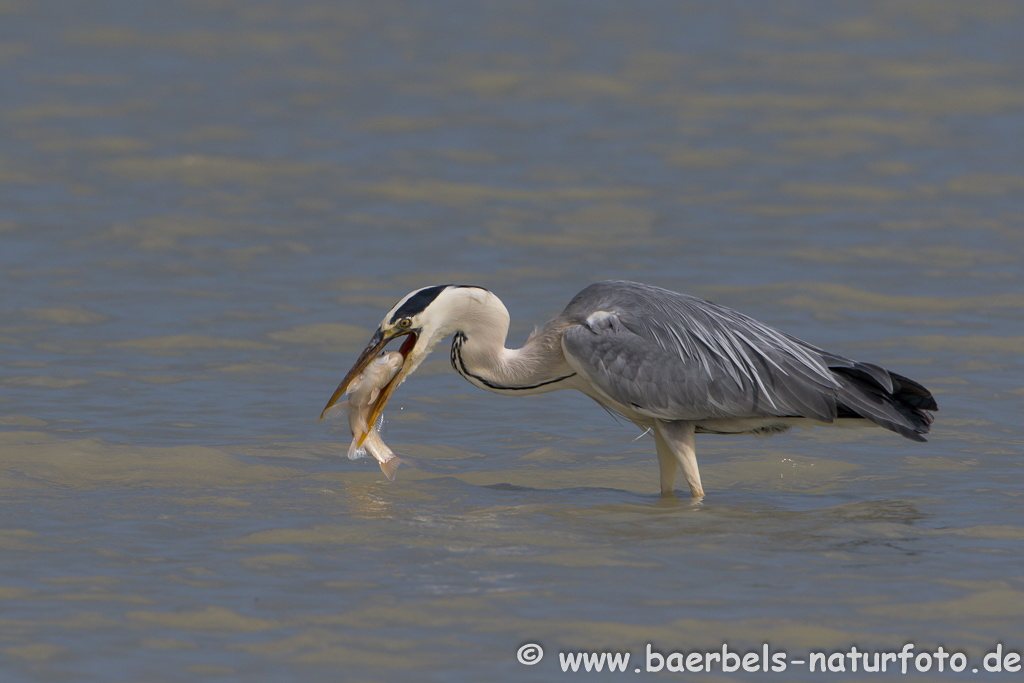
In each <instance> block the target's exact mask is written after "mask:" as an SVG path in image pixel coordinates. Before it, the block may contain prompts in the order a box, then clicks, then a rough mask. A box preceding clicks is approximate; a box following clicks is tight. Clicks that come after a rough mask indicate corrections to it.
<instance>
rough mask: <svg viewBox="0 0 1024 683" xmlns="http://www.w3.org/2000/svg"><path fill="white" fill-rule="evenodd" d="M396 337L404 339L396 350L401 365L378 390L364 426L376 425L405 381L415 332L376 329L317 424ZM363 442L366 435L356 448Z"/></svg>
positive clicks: (415, 339)
mask: <svg viewBox="0 0 1024 683" xmlns="http://www.w3.org/2000/svg"><path fill="white" fill-rule="evenodd" d="M398 337H406V339H405V341H404V342H402V346H401V347H399V349H398V352H399V353H400V354H402V365H401V366H400V367H399V370H398V372H397V373H395V376H394V377H392V378H391V381H390V382H388V383H387V384H385V385H384V387H383V388H382V389H381V390H380V393H379V394H378V395H377V400H376V401H375V402H374V403H373V406H372V408H371V410H370V415H369V416H368V417H367V419H366V424H368V425H370V426H371V428H372V426H373V425H374V424H376V423H377V418H378V417H380V414H381V412H383V411H384V406H385V405H387V402H388V400H389V399H390V398H391V394H393V393H394V392H395V389H397V388H398V385H399V384H401V383H402V380H404V379H405V376H406V375H407V374H409V373H408V371H407V368H408V364H407V363H406V359H407V358H408V357H409V353H410V352H412V350H413V348H414V347H415V346H416V341H417V339H418V335H417V330H403V331H401V332H397V333H391V334H384V332H383V331H381V329H380V328H377V331H376V332H374V334H373V337H372V338H371V339H370V342H369V343H368V344H367V345H366V348H365V349H363V351H362V353H360V354H359V358H357V359H356V362H355V363H354V364H353V365H352V368H351V369H350V370H349V371H348V374H346V375H345V378H344V379H343V380H341V383H340V384H338V388H337V389H335V390H334V394H333V395H332V396H331V399H330V400H329V401H328V402H327V405H326V406H324V409H323V410H322V411H321V412H320V419H319V420H317V422H319V421H320V420H322V419H324V413H326V412H327V411H328V410H329V409H330V407H331V406H333V405H334V404H335V403H337V402H338V399H340V398H341V397H342V396H343V395H344V394H345V392H346V391H348V388H349V385H351V384H352V382H353V381H354V380H355V378H356V377H358V376H359V375H360V374H361V373H362V372H363V370H365V369H366V367H367V366H368V365H369V364H370V363H371V362H372V361H373V359H374V358H376V357H377V356H378V355H379V354H380V352H381V351H383V350H384V347H386V346H387V345H388V344H390V343H391V342H392V341H393V340H395V339H397V338H398ZM367 433H369V432H367ZM365 440H366V434H363V435H362V437H360V439H359V443H357V444H356V447H357V448H359V447H361V446H362V445H363V441H365Z"/></svg>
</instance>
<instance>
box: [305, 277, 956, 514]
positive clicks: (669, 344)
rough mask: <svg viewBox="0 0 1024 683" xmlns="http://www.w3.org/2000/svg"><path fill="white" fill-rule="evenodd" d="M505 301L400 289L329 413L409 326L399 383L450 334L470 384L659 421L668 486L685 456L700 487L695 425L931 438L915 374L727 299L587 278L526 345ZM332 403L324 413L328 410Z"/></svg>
mask: <svg viewBox="0 0 1024 683" xmlns="http://www.w3.org/2000/svg"><path fill="white" fill-rule="evenodd" d="M508 328H509V314H508V310H507V309H506V308H505V306H504V304H502V302H501V300H500V299H498V297H497V296H495V295H494V294H492V293H491V292H490V291H488V290H487V289H484V288H483V287H475V286H469V285H435V286H431V287H423V288H422V289H417V290H415V291H413V292H410V293H409V294H407V295H406V296H405V297H403V298H402V299H401V300H400V301H399V302H398V303H397V304H395V306H394V308H392V309H391V310H390V311H388V313H387V315H385V316H384V320H382V321H381V323H380V326H379V327H378V328H377V330H376V331H375V332H374V334H373V337H372V338H371V339H370V342H369V344H368V345H367V346H366V348H365V349H364V350H363V352H362V353H361V354H360V355H359V358H358V359H357V360H356V362H355V364H354V365H353V366H352V369H351V370H349V372H348V374H347V375H346V376H345V378H344V379H343V380H342V381H341V383H340V384H339V385H338V388H337V390H336V391H335V392H334V395H333V396H331V399H330V401H328V402H327V406H326V407H325V408H324V411H325V412H326V411H327V409H329V408H330V407H331V406H332V405H334V403H335V402H336V401H337V400H338V399H339V398H340V397H341V396H342V394H344V393H345V392H346V390H347V389H348V388H349V385H350V384H351V383H352V382H353V381H354V380H355V379H356V378H357V377H359V375H360V373H362V372H363V370H364V369H365V368H366V367H367V366H368V365H369V364H370V363H371V362H372V361H373V359H374V358H376V357H377V354H378V353H380V352H381V351H382V350H383V349H384V347H385V346H387V344H388V343H389V342H391V341H392V340H394V339H396V338H398V337H405V340H404V341H403V343H402V345H401V347H400V349H399V353H401V354H402V358H403V362H402V366H401V368H400V369H399V370H398V372H397V374H396V375H395V377H394V378H393V379H392V380H391V381H390V382H389V383H388V384H387V385H386V386H385V387H384V388H383V389H381V391H380V394H379V396H378V398H377V400H376V403H375V404H374V405H373V408H372V410H371V412H370V416H369V418H368V419H369V423H370V424H373V423H374V422H375V421H376V419H377V417H378V416H379V415H380V413H381V411H382V410H383V409H384V406H385V404H387V402H388V400H389V399H390V398H391V395H392V394H393V393H394V391H395V389H396V388H397V387H398V385H400V384H401V383H402V382H403V381H405V379H406V377H408V376H409V375H410V374H412V372H413V371H414V370H416V368H417V367H418V366H419V365H420V363H422V362H423V359H424V358H426V356H427V354H429V353H430V352H431V350H433V348H434V347H435V346H437V344H438V343H440V342H441V340H443V339H445V338H446V337H449V336H451V337H453V341H452V347H451V362H452V367H453V368H454V369H455V371H456V372H458V373H459V374H460V375H462V376H463V377H465V378H466V379H467V380H469V382H470V383H472V384H474V385H475V386H478V387H480V388H481V389H486V390H487V391H492V392H495V393H499V394H508V395H513V396H523V395H529V394H539V393H545V392H549V391H555V390H558V389H576V390H578V391H581V392H583V393H584V394H586V395H587V396H589V397H590V398H592V399H594V400H595V401H597V402H598V403H599V404H601V405H602V406H604V407H605V408H606V409H607V410H609V411H611V412H612V413H615V414H618V415H621V416H623V417H625V418H626V419H628V420H629V421H631V422H633V423H635V424H636V425H637V426H638V427H640V428H641V429H644V430H650V431H651V433H652V434H653V435H654V442H655V446H656V451H657V455H658V464H659V469H660V474H661V493H662V495H674V490H673V484H674V482H675V477H676V472H677V470H678V469H680V468H681V469H682V471H683V475H684V476H685V477H686V482H687V484H689V486H690V491H691V492H692V494H693V496H694V498H698V497H700V496H703V495H704V488H703V486H702V485H701V481H700V472H699V470H698V468H697V457H696V452H695V450H694V434H696V433H701V432H704V433H713V434H751V433H760V434H771V433H776V432H781V431H785V430H786V429H788V428H789V427H791V426H794V425H801V424H804V425H839V424H841V423H848V424H851V425H864V426H873V425H878V426H881V427H884V428H886V429H889V430H892V431H894V432H896V433H897V434H900V435H902V436H904V437H906V438H908V439H911V440H914V441H925V438H924V437H923V436H922V434H927V433H928V431H929V429H930V426H931V423H932V420H933V417H932V414H931V413H930V412H929V411H933V410H937V409H938V407H937V406H936V404H935V399H934V398H932V395H931V393H930V392H929V391H928V390H927V389H925V388H924V387H923V386H921V385H920V384H918V383H917V382H915V381H913V380H911V379H908V378H906V377H903V376H902V375H898V374H896V373H894V372H890V371H889V370H886V369H884V368H882V367H879V366H878V365H873V364H871V363H864V362H859V361H853V360H849V359H847V358H844V357H842V356H839V355H837V354H834V353H829V352H828V351H824V350H822V349H819V348H817V347H815V346H811V345H810V344H807V343H806V342H803V341H801V340H799V339H796V338H795V337H792V336H790V335H788V334H785V333H783V332H780V331H778V330H776V329H773V328H771V327H769V326H767V325H765V324H763V323H760V322H758V321H756V320H754V319H753V318H750V317H747V316H745V315H743V314H742V313H738V312H736V311H734V310H732V309H729V308H726V307H725V306H720V305H717V304H714V303H711V302H708V301H704V300H702V299H698V298H696V297H692V296H688V295H686V294H679V293H677V292H672V291H669V290H666V289H661V288H659V287H653V286H650V285H644V284H640V283H636V282H624V281H613V282H598V283H595V284H592V285H589V286H588V287H586V288H584V289H583V290H582V291H581V292H580V293H579V294H577V295H576V296H575V297H573V299H572V300H571V301H570V302H569V304H568V305H567V306H566V307H565V310H563V311H562V313H561V314H560V315H558V316H557V317H555V318H554V319H552V320H549V321H548V322H547V323H545V324H544V325H543V326H541V327H539V328H537V329H535V330H534V331H533V333H532V334H531V335H530V336H529V338H528V339H527V340H526V343H525V344H523V346H522V348H519V349H508V348H505V339H506V336H507V334H508ZM322 417H323V413H321V418H322Z"/></svg>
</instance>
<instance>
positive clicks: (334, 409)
mask: <svg viewBox="0 0 1024 683" xmlns="http://www.w3.org/2000/svg"><path fill="white" fill-rule="evenodd" d="M348 409H349V403H348V401H338V402H337V403H335V404H334V405H333V406H331V407H330V408H328V409H327V410H325V411H324V417H323V419H325V420H337V419H338V418H339V417H347V416H348Z"/></svg>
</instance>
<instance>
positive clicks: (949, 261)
mask: <svg viewBox="0 0 1024 683" xmlns="http://www.w3.org/2000/svg"><path fill="white" fill-rule="evenodd" d="M1021 28H1024V8H1022V6H1021V5H1020V4H1019V3H1014V2H977V3H971V4H970V5H969V6H968V5H967V4H964V3H948V4H947V3H916V2H890V3H877V4H874V3H871V4H846V3H831V2H829V3H817V2H791V3H764V4H762V3H741V2H735V3H714V4H710V3H708V4H705V3H660V2H639V3H628V4H622V3H589V2H588V3H584V2H565V3H543V4H516V5H509V4H503V3H459V2H442V3H391V2H383V3H374V4H373V5H372V7H371V6H370V5H367V4H365V3H318V2H290V3H284V2H234V1H232V0H226V1H224V2H215V3H157V2H133V3H116V2H104V1H100V2H90V3H78V4H74V3H55V2H49V1H42V2H32V3H29V2H12V1H3V0H0V91H2V92H3V106H2V109H0V672H2V673H3V679H4V680H5V681H12V682H22V681H25V682H27V681H136V680H138V681H143V680H145V681H185V680H188V681H193V680H211V681H243V680H244V681H253V680H259V681H264V680H265V681H291V680H305V679H310V680H312V679H323V680H345V681H395V680H423V681H446V682H448V681H467V682H468V681H479V680H508V681H546V680H551V679H552V678H557V677H559V676H560V675H561V673H560V668H559V660H558V653H559V652H575V651H585V650H607V651H613V650H614V651H628V652H630V653H631V655H632V657H633V660H631V665H630V667H629V670H630V671H632V670H633V668H634V665H635V666H638V667H643V666H644V660H643V657H644V653H645V647H646V645H647V644H652V646H653V648H654V649H655V650H657V651H660V652H662V653H666V654H667V653H670V652H672V651H684V652H687V653H689V652H692V651H705V650H715V649H718V650H720V649H721V647H722V644H723V643H727V644H728V646H729V647H730V648H731V649H733V650H735V651H739V652H754V651H758V652H759V651H760V649H761V647H762V645H763V644H764V643H769V644H770V647H771V651H772V652H777V651H786V652H787V653H789V656H790V659H796V658H797V657H799V656H805V655H807V654H808V653H810V652H812V651H821V652H828V653H832V652H836V651H843V652H845V651H848V650H849V649H850V647H851V646H853V645H856V646H857V647H858V648H860V649H866V650H868V651H871V652H898V651H899V650H900V649H901V648H902V647H903V646H904V644H905V643H907V642H913V643H914V644H915V648H916V652H918V653H920V652H925V651H933V650H935V648H937V647H938V646H939V645H942V646H943V647H944V648H945V649H946V650H947V651H960V652H963V653H965V655H966V656H967V657H969V659H970V665H969V666H968V668H967V670H966V671H965V672H964V673H963V674H960V676H964V677H966V676H970V675H972V674H971V672H970V670H971V668H972V667H974V668H979V669H980V668H981V662H982V658H983V656H984V654H985V653H987V652H989V651H990V650H993V649H994V648H995V646H996V644H997V643H1002V644H1003V646H1004V648H1006V649H1008V650H1014V651H1017V652H1020V651H1021V649H1022V648H1024V629H1022V628H1021V626H1020V623H1021V617H1022V615H1024V572H1022V571H1021V569H1020V567H1021V566H1022V561H1024V551H1022V543H1021V541H1022V540H1024V521H1022V520H1024V515H1022V512H1024V484H1022V483H1021V482H1022V477H1021V474H1022V457H1021V456H1022V455H1024V428H1022V426H1021V419H1020V415H1021V409H1022V406H1024V373H1022V362H1021V358H1022V357H1024V333H1022V330H1024V324H1022V323H1024V314H1022V310H1024V227H1022V222H1024V201H1022V199H1021V197H1022V190H1024V170H1022V168H1021V159H1024V76H1022V74H1024V69H1022V67H1024V44H1022V43H1021V41H1020V39H1019V36H1020V31H1021ZM616 278H623V279H632V280H639V281H644V282H649V283H652V284H656V285H660V286H663V287H668V288H670V289H675V290H678V291H685V292H688V293H691V294H695V295H698V296H703V297H706V298H710V299H713V300H715V301H717V302H719V303H723V304H726V305H729V306H732V307H734V308H737V309H739V310H741V311H743V312H745V313H747V314H749V315H752V316H754V317H756V318H758V319H760V320H763V321H765V322H767V323H769V324H772V325H774V326H776V327H779V328H781V329H783V330H785V331H786V332H789V333H791V334H793V335H795V336H797V337H800V338H802V339H805V340H807V341H809V342H811V343H814V344H816V345H819V346H822V347H824V348H827V349H830V350H833V351H836V352H838V353H842V354H844V355H847V356H851V357H854V358H857V359H861V360H869V361H872V362H876V363H879V364H881V365H884V366H886V367H889V368H891V369H893V370H894V371H897V372H900V373H902V374H905V375H909V376H911V377H913V378H915V379H917V380H919V381H921V382H922V383H924V384H925V385H926V386H928V387H929V388H930V389H932V390H933V391H934V393H935V395H936V398H937V400H938V402H939V405H940V412H939V413H938V416H937V422H936V424H935V428H934V431H933V432H932V434H931V436H930V442H929V443H928V444H915V443H911V442H909V441H906V440H903V439H900V438H899V437H897V436H895V435H893V434H890V433H887V432H882V431H881V430H871V431H846V430H816V431H811V432H797V433H792V434H787V435H783V436H779V437H774V438H771V439H757V438H747V437H714V436H705V437H699V439H698V456H699V458H700V462H701V473H702V477H703V480H704V485H705V489H706V490H707V491H708V493H709V495H708V496H707V497H706V498H705V499H704V501H703V502H702V503H700V504H699V505H693V504H691V503H690V502H689V501H686V500H676V501H667V500H662V499H661V498H660V497H658V496H657V495H656V494H657V491H658V468H657V464H656V458H655V456H654V446H653V442H652V441H651V440H650V439H649V438H648V437H643V438H640V439H638V440H634V439H636V436H637V434H636V430H635V429H632V428H630V427H628V426H624V425H619V424H617V423H616V422H615V421H613V420H612V419H611V418H609V417H608V416H607V415H606V414H605V413H604V412H603V411H601V410H599V409H598V408H597V407H596V406H595V405H593V403H592V402H591V401H589V400H588V399H586V398H584V397H582V396H578V395H570V394H568V393H566V394H565V395H562V394H552V395H545V396H538V397H529V398H509V397H503V396H495V395H489V394H484V393H483V392H479V391H477V390H476V389H474V388H473V387H471V386H470V385H469V384H467V383H466V382H465V381H464V380H462V379H461V378H460V377H458V376H457V375H455V374H454V373H453V372H452V371H451V369H450V367H449V364H448V360H447V351H446V349H445V348H444V347H442V348H441V349H439V352H438V353H437V354H436V356H435V357H434V358H432V359H430V360H428V361H427V362H426V363H425V364H424V365H423V366H422V368H421V369H420V370H419V371H418V372H417V373H416V375H415V376H413V377H412V378H411V379H410V380H409V381H408V382H407V383H406V384H404V385H403V386H402V388H401V389H400V390H399V392H398V393H397V394H396V397H395V398H394V400H393V402H392V403H391V406H390V408H389V411H388V413H387V417H388V423H387V426H386V430H385V432H384V438H385V440H386V441H387V442H388V443H389V445H391V447H392V448H394V449H395V451H396V452H398V453H399V454H402V455H406V456H409V457H411V458H413V459H415V460H416V461H417V463H418V465H419V466H418V467H416V468H402V469H400V470H399V472H398V479H397V481H395V482H393V483H390V482H387V481H385V480H384V479H383V477H382V475H381V474H380V472H379V469H378V468H377V467H376V465H375V464H374V463H373V462H372V461H368V460H360V461H356V462H350V461H348V460H346V459H344V457H343V454H344V452H345V450H346V448H347V442H348V435H347V433H345V432H344V431H343V428H342V427H338V426H334V427H332V426H331V425H327V424H317V422H316V418H317V416H318V415H319V413H320V410H321V409H322V408H323V405H324V403H325V402H326V400H327V398H328V397H329V396H330V394H331V392H332V391H333V390H334V387H335V386H336V385H337V382H338V380H339V379H340V378H341V376H342V375H343V374H344V372H345V371H346V370H347V369H348V367H349V365H350V364H351V362H352V361H353V360H354V358H355V355H356V354H357V353H358V351H359V350H360V349H361V348H362V346H363V344H364V343H365V342H366V340H367V339H368V338H369V335H370V334H371V332H372V330H373V328H374V327H375V325H376V324H377V323H378V322H379V321H380V318H381V316H382V315H383V314H384V312H385V311H386V310H387V309H388V308H390V306H391V305H393V303H394V302H395V301H396V300H397V299H398V298H400V297H401V296H402V295H404V294H405V293H406V292H408V291H409V290H411V289H414V288H416V287H420V286H424V285H428V284H437V283H445V282H459V283H467V284H478V285H483V286H485V287H488V288H489V289H491V290H493V291H494V292H495V293H496V294H497V295H498V296H500V297H501V298H502V300H503V301H504V302H505V303H506V305H507V306H508V308H509V310H510V312H511V314H512V318H513V322H512V330H511V334H510V337H511V338H510V343H512V344H515V345H518V344H519V343H521V342H522V341H523V340H524V339H525V338H526V335H527V334H528V333H529V332H530V330H532V328H533V326H534V325H536V324H539V323H541V322H543V321H544V320H545V319H547V317H550V316H552V315H555V314H557V313H558V312H559V311H560V310H561V308H562V307H563V306H564V304H565V303H566V302H567V301H568V300H569V298H571V296H572V295H573V294H575V293H576V292H577V291H578V290H579V289H581V288H582V287H583V286H584V285H586V284H588V283H590V282H592V281H595V280H602V279H616ZM526 643H539V644H541V645H543V647H544V649H545V652H546V655H545V658H544V659H543V661H541V662H540V663H539V664H537V665H535V666H529V667H528V666H524V665H521V664H519V663H518V662H517V660H516V653H517V650H518V649H519V647H520V646H522V645H524V644H526ZM911 674H912V675H909V676H907V679H908V680H910V679H913V678H914V677H915V675H916V676H917V678H918V679H919V680H924V679H927V678H929V677H930V676H934V675H935V674H934V673H918V674H914V672H913V669H912V670H911ZM575 675H576V676H578V677H585V678H587V679H590V678H593V679H603V678H608V679H611V678H615V679H619V680H622V679H626V678H629V677H631V676H632V674H621V673H619V674H608V673H604V674H597V673H589V674H587V673H578V674H575ZM685 675H686V674H679V673H667V672H664V671H663V672H662V673H661V674H660V676H661V677H664V678H675V679H679V680H682V679H683V677H684V676H685ZM704 675H707V674H704ZM770 675H772V674H763V673H761V674H744V675H742V677H744V678H745V679H750V678H755V677H758V676H770ZM979 675H981V676H985V675H986V674H985V672H984V671H983V670H982V672H981V673H980V674H979ZM989 675H990V674H989ZM715 676H716V677H718V678H719V679H723V680H729V679H730V678H731V676H730V675H729V674H724V673H722V672H721V671H718V672H717V673H716V674H715ZM737 676H740V674H737ZM831 676H832V677H835V678H837V680H838V679H839V677H840V676H841V674H831ZM785 677H786V678H787V679H791V680H819V679H820V674H810V673H808V671H807V669H806V667H799V666H795V665H794V666H791V667H790V668H789V669H787V671H786V673H785ZM953 677H956V674H954V675H953ZM638 678H653V679H657V678H659V675H657V674H654V673H650V674H647V673H644V674H643V675H642V676H638Z"/></svg>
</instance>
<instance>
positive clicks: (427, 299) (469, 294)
mask: <svg viewBox="0 0 1024 683" xmlns="http://www.w3.org/2000/svg"><path fill="white" fill-rule="evenodd" d="M488 298H495V297H494V295H493V294H491V293H490V292H489V291H487V290H486V289H483V288H482V287H473V286H469V285H434V286H431V287H423V288H421V289H417V290H415V291H413V292H409V293H408V294H406V295H405V296H404V297H403V298H402V299H401V300H400V301H399V302H398V303H397V304H395V306H394V307H393V308H392V309H391V310H390V311H388V312H387V314H386V315H385V316H384V319H383V320H382V321H381V323H380V325H379V326H378V327H377V330H376V331H375V332H374V333H373V336H372V337H371V338H370V342H369V343H368V344H367V345H366V348H365V349H363V351H362V353H360V354H359V358H357V359H356V362H355V363H354V364H353V365H352V368H351V369H350V370H349V371H348V374H346V375H345V378H344V379H343V380H341V383H340V384H339V385H338V388H337V389H336V390H335V391H334V395H333V396H331V400H329V401H328V402H327V405H326V406H325V407H324V410H323V412H321V413H320V419H323V417H324V413H325V412H327V410H328V409H329V408H330V407H331V406H333V405H334V404H335V403H336V402H337V401H338V399H339V398H341V397H342V396H343V395H344V394H345V392H346V391H348V388H349V386H350V385H351V384H352V382H353V381H354V380H355V379H356V377H358V376H359V375H360V374H361V373H362V372H363V370H365V369H366V366H368V365H369V364H370V362H371V361H372V360H373V359H374V358H376V357H377V355H378V354H379V353H380V352H381V351H383V350H384V348H385V347H386V346H387V345H388V344H389V343H391V342H392V341H394V340H395V339H397V338H398V337H405V340H404V341H403V342H402V345H401V346H400V347H399V349H398V352H399V353H401V354H402V366H401V368H399V370H398V373H397V374H396V375H395V376H394V378H392V380H391V381H390V382H388V383H387V385H385V386H384V388H383V389H381V391H380V395H379V396H378V398H377V401H376V403H375V404H374V405H373V408H372V410H371V412H370V416H369V418H368V419H367V424H371V425H372V424H375V423H376V420H377V417H378V416H379V415H380V414H381V412H382V411H383V410H384V406H385V405H386V404H387V402H388V400H389V399H390V398H391V395H392V394H393V393H394V391H395V389H397V388H398V385H399V384H401V383H402V382H403V381H405V378H406V377H408V376H409V375H411V374H412V373H413V371H414V370H416V368H417V367H419V364H420V363H422V362H423V359H424V358H426V357H427V355H428V354H429V353H430V352H431V351H432V350H433V348H434V347H435V346H437V344H438V342H440V341H441V340H442V339H444V338H445V337H447V336H448V335H450V334H453V333H454V332H456V331H457V330H458V328H459V326H460V324H461V323H460V321H463V320H464V319H465V318H466V317H467V316H470V315H472V314H473V313H474V311H476V310H478V309H482V308H484V307H485V304H486V302H487V300H488ZM364 438H365V435H364Z"/></svg>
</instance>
